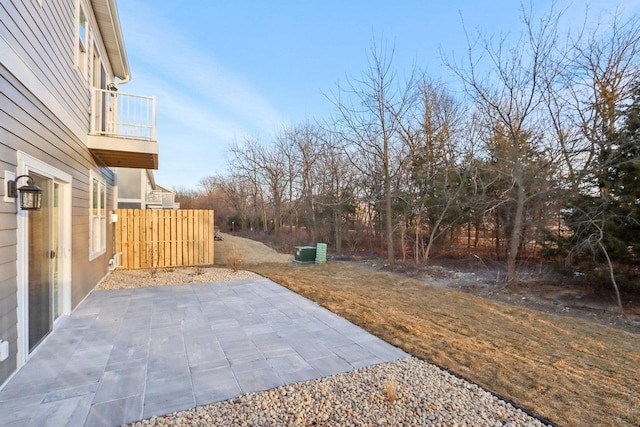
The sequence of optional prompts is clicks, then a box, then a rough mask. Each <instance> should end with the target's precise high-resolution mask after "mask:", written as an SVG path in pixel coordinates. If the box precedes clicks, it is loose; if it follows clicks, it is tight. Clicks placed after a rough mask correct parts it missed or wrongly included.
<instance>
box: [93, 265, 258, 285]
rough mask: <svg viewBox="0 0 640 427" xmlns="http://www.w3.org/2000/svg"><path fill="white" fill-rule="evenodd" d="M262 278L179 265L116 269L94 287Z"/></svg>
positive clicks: (213, 268)
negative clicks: (172, 266) (173, 266)
mask: <svg viewBox="0 0 640 427" xmlns="http://www.w3.org/2000/svg"><path fill="white" fill-rule="evenodd" d="M262 278H263V277H262V276H260V275H259V274H256V273H253V272H251V271H244V270H238V271H233V270H232V269H230V268H219V267H181V268H156V269H140V270H122V269H117V270H115V271H114V272H112V273H111V274H110V275H109V276H107V277H106V278H105V279H104V280H103V281H102V282H101V283H100V284H99V285H98V286H97V287H96V289H100V290H114V289H131V288H143V287H150V286H173V285H183V284H189V283H213V282H228V281H234V280H248V279H262Z"/></svg>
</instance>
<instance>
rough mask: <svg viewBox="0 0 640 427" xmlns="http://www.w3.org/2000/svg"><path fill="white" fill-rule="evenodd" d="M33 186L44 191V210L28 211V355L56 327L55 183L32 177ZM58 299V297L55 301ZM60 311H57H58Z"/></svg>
mask: <svg viewBox="0 0 640 427" xmlns="http://www.w3.org/2000/svg"><path fill="white" fill-rule="evenodd" d="M30 175H31V177H32V178H33V181H34V184H35V185H37V186H39V187H40V188H41V189H42V208H41V209H40V210H34V211H29V214H28V215H29V218H28V224H29V225H28V236H29V238H28V252H29V276H28V279H29V283H28V313H29V314H28V325H29V352H31V351H32V350H33V349H34V348H35V347H36V346H37V345H38V343H40V341H42V339H43V338H44V337H45V336H46V335H47V334H48V333H49V332H50V331H51V329H52V327H53V311H54V310H52V309H53V308H54V307H53V306H54V304H53V302H54V301H53V291H54V280H53V279H54V271H55V268H54V266H55V259H56V250H57V247H55V246H54V236H57V235H58V234H59V233H58V231H57V230H56V228H57V224H56V220H55V219H54V218H56V217H57V216H58V215H57V214H56V213H57V208H55V207H54V206H55V203H54V200H55V198H56V197H55V192H54V183H53V180H52V179H50V178H47V177H44V176H41V175H38V174H36V173H31V174H30ZM56 298H57V297H56ZM56 311H57V309H56Z"/></svg>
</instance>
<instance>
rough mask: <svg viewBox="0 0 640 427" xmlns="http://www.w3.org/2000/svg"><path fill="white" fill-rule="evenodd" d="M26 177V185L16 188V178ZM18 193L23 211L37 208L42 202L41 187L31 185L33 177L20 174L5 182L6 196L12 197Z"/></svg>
mask: <svg viewBox="0 0 640 427" xmlns="http://www.w3.org/2000/svg"><path fill="white" fill-rule="evenodd" d="M20 178H27V185H23V186H22V187H20V188H18V180H20ZM18 194H19V195H20V209H22V210H25V211H34V210H36V211H37V210H39V209H40V205H41V203H42V188H40V187H38V186H37V185H33V178H31V177H30V176H29V175H20V176H19V177H17V178H16V179H15V180H14V181H8V182H7V197H13V198H14V199H15V198H16V197H18Z"/></svg>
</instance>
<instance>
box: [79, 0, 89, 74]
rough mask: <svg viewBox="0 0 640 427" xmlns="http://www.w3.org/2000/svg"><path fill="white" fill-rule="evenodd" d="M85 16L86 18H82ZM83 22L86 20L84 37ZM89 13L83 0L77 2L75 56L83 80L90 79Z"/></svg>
mask: <svg viewBox="0 0 640 427" xmlns="http://www.w3.org/2000/svg"><path fill="white" fill-rule="evenodd" d="M83 17H84V20H83V19H82V18H83ZM81 22H84V37H82V36H83V34H82V32H81V31H80V30H81V27H82V25H81ZM90 42H91V40H90V30H89V15H88V14H87V9H86V8H85V7H84V5H83V4H82V0H78V1H77V2H76V43H75V52H76V55H75V58H76V67H77V68H78V70H79V72H80V75H81V76H82V79H83V81H85V82H87V81H88V79H89V45H90Z"/></svg>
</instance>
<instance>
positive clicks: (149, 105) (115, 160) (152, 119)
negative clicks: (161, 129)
mask: <svg viewBox="0 0 640 427" xmlns="http://www.w3.org/2000/svg"><path fill="white" fill-rule="evenodd" d="M87 144H88V146H89V149H90V150H91V153H92V154H93V155H94V157H96V159H98V160H99V161H100V162H101V163H102V164H104V165H105V166H111V167H121V168H137V169H158V141H157V139H156V99H155V97H149V96H140V95H132V94H127V93H121V92H116V91H111V90H104V89H97V88H93V90H92V108H91V129H90V131H89V137H88V140H87Z"/></svg>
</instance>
